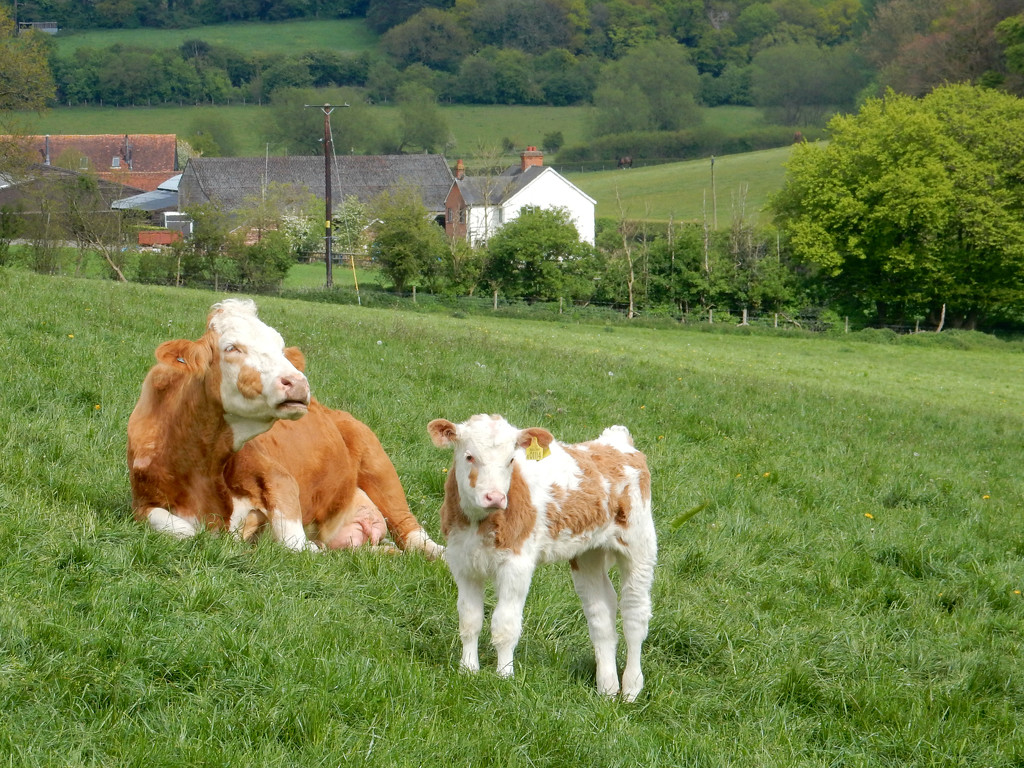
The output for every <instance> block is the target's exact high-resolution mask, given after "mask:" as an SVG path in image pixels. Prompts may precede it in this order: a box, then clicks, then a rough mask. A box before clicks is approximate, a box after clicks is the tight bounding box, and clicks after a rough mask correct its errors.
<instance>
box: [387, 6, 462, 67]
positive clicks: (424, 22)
mask: <svg viewBox="0 0 1024 768" xmlns="http://www.w3.org/2000/svg"><path fill="white" fill-rule="evenodd" d="M380 45H381V49H382V50H383V51H384V52H385V53H387V54H388V55H389V56H391V57H392V58H393V59H395V60H396V61H397V62H398V63H399V66H408V65H409V64H413V63H417V62H418V63H420V64H424V65H426V66H428V67H431V68H432V69H442V70H445V71H448V72H454V71H455V70H456V69H458V66H459V62H460V61H461V60H462V58H463V57H464V56H465V55H466V54H467V53H469V50H470V45H471V43H470V39H469V35H468V34H467V33H466V31H465V29H464V27H463V26H462V25H461V24H459V23H458V21H457V20H456V19H455V17H454V16H452V15H451V14H448V13H445V12H444V11H442V10H440V9H438V8H424V9H423V10H422V11H420V12H419V13H417V14H416V15H415V16H413V17H412V18H411V19H409V20H408V21H404V22H402V23H401V24H399V25H398V26H396V27H392V28H391V29H390V30H388V31H387V32H386V33H385V34H384V36H383V37H382V38H381V41H380Z"/></svg>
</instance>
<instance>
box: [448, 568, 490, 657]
mask: <svg viewBox="0 0 1024 768" xmlns="http://www.w3.org/2000/svg"><path fill="white" fill-rule="evenodd" d="M454 576H455V584H456V586H457V587H458V589H459V600H458V608H459V637H460V638H461V640H462V661H461V662H460V664H459V667H460V669H462V670H463V671H465V672H479V671H480V655H479V643H480V630H481V629H482V628H483V625H484V584H483V581H482V580H480V579H478V578H476V577H472V576H467V575H465V574H461V575H460V574H458V573H455V574H454Z"/></svg>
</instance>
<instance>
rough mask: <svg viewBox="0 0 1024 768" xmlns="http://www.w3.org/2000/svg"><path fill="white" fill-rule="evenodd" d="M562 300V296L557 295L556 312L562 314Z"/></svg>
mask: <svg viewBox="0 0 1024 768" xmlns="http://www.w3.org/2000/svg"><path fill="white" fill-rule="evenodd" d="M562 301H563V299H562V297H561V296H559V297H558V314H562Z"/></svg>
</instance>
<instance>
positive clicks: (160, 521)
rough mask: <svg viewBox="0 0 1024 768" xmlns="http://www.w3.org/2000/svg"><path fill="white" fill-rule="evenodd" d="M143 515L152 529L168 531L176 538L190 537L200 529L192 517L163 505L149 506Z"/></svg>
mask: <svg viewBox="0 0 1024 768" xmlns="http://www.w3.org/2000/svg"><path fill="white" fill-rule="evenodd" d="M145 517H146V523H148V524H149V527H150V528H152V529H153V530H154V531H159V532H160V533H168V534H170V535H171V536H173V537H174V538H176V539H189V538H192V537H193V536H195V535H196V534H197V533H199V531H200V530H201V529H202V526H201V525H200V524H199V521H198V520H196V519H195V518H194V517H181V516H180V515H176V514H174V513H173V512H171V511H169V510H166V509H164V508H163V507H150V508H149V510H148V511H147V512H146V513H145Z"/></svg>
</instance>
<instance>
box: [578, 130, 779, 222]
mask: <svg viewBox="0 0 1024 768" xmlns="http://www.w3.org/2000/svg"><path fill="white" fill-rule="evenodd" d="M791 152H792V148H791V147H782V148H780V149H768V150H763V151H760V152H746V153H744V154H739V155H725V156H722V157H717V158H715V163H714V175H713V177H712V166H711V160H710V158H707V159H702V160H690V161H687V162H682V163H667V164H665V165H652V166H648V167H643V168H630V169H628V170H614V171H601V172H597V173H571V172H568V171H569V168H563V172H565V173H566V176H567V177H568V178H569V180H570V181H572V182H573V183H574V184H576V185H577V186H578V187H579V188H580V189H582V190H583V191H584V192H586V193H587V194H588V195H590V196H591V197H593V198H594V199H596V200H597V215H598V216H609V217H612V218H618V217H619V216H620V210H619V202H618V200H619V199H621V201H622V209H623V212H624V214H625V216H626V218H629V219H646V220H649V221H661V222H664V221H668V220H670V219H671V220H673V221H677V222H678V221H697V222H700V221H704V217H705V216H706V217H707V221H708V224H709V225H710V226H714V225H715V224H716V223H717V227H718V228H719V229H725V228H728V227H729V226H730V225H731V223H732V221H733V218H734V216H737V215H743V216H745V218H746V219H747V220H748V221H751V222H755V223H757V222H760V223H767V217H766V216H764V215H763V213H762V208H763V206H764V204H765V203H766V202H767V199H768V196H769V195H771V194H772V193H774V192H776V191H778V189H779V188H780V187H781V186H782V182H783V181H784V179H785V175H786V169H785V164H786V161H787V160H788V159H789V155H790V153H791Z"/></svg>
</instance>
